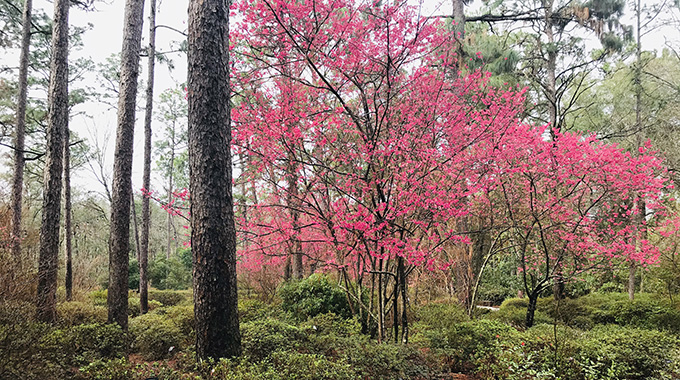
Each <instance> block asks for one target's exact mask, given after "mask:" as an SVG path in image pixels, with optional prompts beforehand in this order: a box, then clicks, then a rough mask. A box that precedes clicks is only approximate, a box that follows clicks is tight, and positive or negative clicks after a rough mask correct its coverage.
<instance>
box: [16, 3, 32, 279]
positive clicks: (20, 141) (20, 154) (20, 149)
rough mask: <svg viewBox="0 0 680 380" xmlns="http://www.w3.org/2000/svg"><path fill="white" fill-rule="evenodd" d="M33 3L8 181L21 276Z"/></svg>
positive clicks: (27, 9)
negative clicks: (12, 160) (12, 163)
mask: <svg viewBox="0 0 680 380" xmlns="http://www.w3.org/2000/svg"><path fill="white" fill-rule="evenodd" d="M32 7H33V0H26V1H25V3H24V15H23V21H22V23H23V25H22V30H21V55H20V56H19V94H18V95H17V115H16V132H15V137H14V175H13V177H12V199H11V204H12V257H13V259H14V270H13V273H14V274H15V275H18V274H19V273H21V266H22V257H21V211H22V210H21V205H22V202H21V201H22V195H23V186H24V140H25V133H26V97H27V92H28V50H29V48H30V46H31V11H32Z"/></svg>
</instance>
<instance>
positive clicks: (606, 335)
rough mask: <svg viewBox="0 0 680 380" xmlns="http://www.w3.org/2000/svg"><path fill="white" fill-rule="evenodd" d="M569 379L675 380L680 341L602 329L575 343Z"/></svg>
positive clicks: (649, 332)
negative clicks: (583, 375) (580, 376)
mask: <svg viewBox="0 0 680 380" xmlns="http://www.w3.org/2000/svg"><path fill="white" fill-rule="evenodd" d="M571 344H573V350H574V351H575V352H576V355H575V356H574V358H573V361H571V366H570V367H569V368H567V373H566V375H567V376H569V378H579V377H578V376H579V374H585V379H640V380H642V379H647V380H653V379H672V378H678V376H680V340H678V338H676V337H673V336H670V335H668V334H664V333H663V332H660V331H655V330H644V329H637V328H630V327H621V326H598V327H596V328H594V329H592V330H591V331H589V332H587V333H585V334H584V336H583V337H582V339H578V340H573V341H571Z"/></svg>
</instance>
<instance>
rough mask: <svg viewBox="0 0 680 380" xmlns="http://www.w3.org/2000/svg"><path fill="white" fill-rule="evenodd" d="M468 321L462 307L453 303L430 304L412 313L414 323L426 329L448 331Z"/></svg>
mask: <svg viewBox="0 0 680 380" xmlns="http://www.w3.org/2000/svg"><path fill="white" fill-rule="evenodd" d="M468 319H469V318H468V316H467V313H466V312H465V310H464V309H463V307H462V306H460V304H459V303H458V302H455V301H445V302H430V303H428V304H426V305H424V306H421V307H418V308H416V310H415V313H414V322H419V323H420V324H421V325H423V327H426V328H428V329H442V328H443V329H448V328H451V327H453V326H454V325H455V324H458V323H461V322H465V321H467V320H468Z"/></svg>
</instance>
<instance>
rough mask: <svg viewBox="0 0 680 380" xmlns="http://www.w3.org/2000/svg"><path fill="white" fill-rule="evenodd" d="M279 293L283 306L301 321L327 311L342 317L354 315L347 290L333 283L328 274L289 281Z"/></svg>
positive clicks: (316, 274)
mask: <svg viewBox="0 0 680 380" xmlns="http://www.w3.org/2000/svg"><path fill="white" fill-rule="evenodd" d="M279 295H280V296H281V300H282V303H281V307H282V308H283V309H284V310H285V311H287V312H290V313H291V314H292V315H293V317H294V318H295V319H296V320H299V321H304V320H306V319H307V318H309V317H313V316H315V315H319V314H325V313H334V314H335V315H338V316H340V317H342V318H350V317H351V316H352V313H351V309H350V307H349V304H348V303H347V296H346V294H345V291H344V290H342V289H340V288H339V287H338V286H337V285H334V284H332V283H331V281H330V279H329V278H328V277H327V276H324V275H321V274H318V273H315V274H313V275H311V276H309V277H308V278H306V279H303V280H299V281H289V282H287V283H286V284H284V286H283V287H282V288H281V290H280V291H279Z"/></svg>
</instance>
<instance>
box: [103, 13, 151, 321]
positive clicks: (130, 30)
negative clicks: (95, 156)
mask: <svg viewBox="0 0 680 380" xmlns="http://www.w3.org/2000/svg"><path fill="white" fill-rule="evenodd" d="M143 17H144V0H127V1H126V3H125V19H124V20H125V21H124V28H123V47H122V51H121V68H120V92H119V94H118V129H117V131H116V149H115V153H114V162H113V184H112V194H111V198H112V203H111V235H110V236H111V237H110V241H109V292H108V298H107V305H108V308H109V316H108V321H109V323H117V324H119V325H120V326H121V327H122V328H123V330H127V324H128V314H127V308H128V265H129V254H130V199H131V196H132V195H131V190H132V148H133V141H134V139H133V137H134V131H135V109H136V100H137V99H136V98H137V78H138V76H139V51H140V50H141V40H142V24H143Z"/></svg>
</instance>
